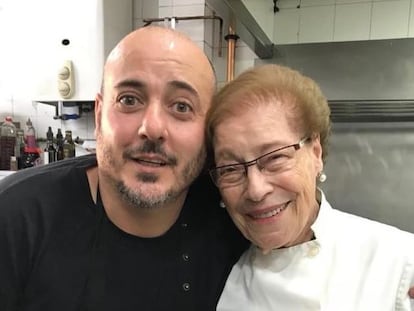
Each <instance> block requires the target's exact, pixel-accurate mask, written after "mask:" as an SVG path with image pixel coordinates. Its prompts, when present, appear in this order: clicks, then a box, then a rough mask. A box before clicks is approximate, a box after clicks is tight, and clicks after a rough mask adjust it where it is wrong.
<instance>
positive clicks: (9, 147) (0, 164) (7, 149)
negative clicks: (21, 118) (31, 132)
mask: <svg viewBox="0 0 414 311" xmlns="http://www.w3.org/2000/svg"><path fill="white" fill-rule="evenodd" d="M15 144H16V127H15V126H14V124H13V120H12V118H11V117H10V116H8V117H6V118H5V120H4V122H3V124H2V125H1V127H0V170H10V160H11V157H12V156H14V146H15Z"/></svg>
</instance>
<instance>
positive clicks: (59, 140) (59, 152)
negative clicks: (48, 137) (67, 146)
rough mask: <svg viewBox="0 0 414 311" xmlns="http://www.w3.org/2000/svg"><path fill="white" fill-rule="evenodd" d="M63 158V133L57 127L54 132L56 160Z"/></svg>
mask: <svg viewBox="0 0 414 311" xmlns="http://www.w3.org/2000/svg"><path fill="white" fill-rule="evenodd" d="M63 159H64V154H63V134H62V130H61V129H58V131H57V134H56V160H57V161H60V160H63Z"/></svg>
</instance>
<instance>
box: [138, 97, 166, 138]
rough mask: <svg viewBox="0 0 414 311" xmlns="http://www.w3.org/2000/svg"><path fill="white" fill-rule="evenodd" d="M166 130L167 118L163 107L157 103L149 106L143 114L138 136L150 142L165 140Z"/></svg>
mask: <svg viewBox="0 0 414 311" xmlns="http://www.w3.org/2000/svg"><path fill="white" fill-rule="evenodd" d="M166 129H167V118H166V116H165V112H164V111H163V109H162V107H161V106H160V105H158V104H156V103H151V104H149V105H148V106H147V107H146V109H145V111H144V113H143V116H142V120H141V126H140V127H139V129H138V135H139V136H140V137H141V138H145V139H149V140H163V139H165V137H166Z"/></svg>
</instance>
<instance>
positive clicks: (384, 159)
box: [321, 122, 414, 233]
mask: <svg viewBox="0 0 414 311" xmlns="http://www.w3.org/2000/svg"><path fill="white" fill-rule="evenodd" d="M330 142H331V143H330V148H329V153H328V156H327V161H326V165H325V172H326V175H327V177H328V178H327V181H326V182H325V183H324V184H322V185H321V188H322V189H323V190H324V191H325V194H326V196H327V198H328V200H329V201H330V202H331V204H332V205H333V206H334V207H335V208H337V209H340V210H344V211H347V212H350V213H352V214H356V215H360V216H364V217H367V218H370V219H373V220H377V221H380V222H383V223H387V224H390V225H394V226H397V227H399V228H401V229H404V230H407V231H411V232H413V233H414V204H413V202H414V189H413V185H414V123H404V122H398V123H352V124H351V123H336V124H334V131H333V135H332V137H331V140H330ZM349 229H350V230H352V228H349Z"/></svg>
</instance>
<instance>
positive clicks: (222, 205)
mask: <svg viewBox="0 0 414 311" xmlns="http://www.w3.org/2000/svg"><path fill="white" fill-rule="evenodd" d="M219 205H220V207H221V208H226V204H224V202H223V201H221V200H220V203H219Z"/></svg>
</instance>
